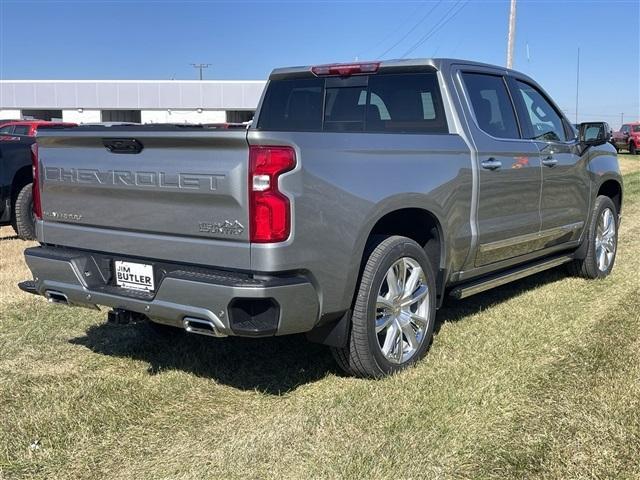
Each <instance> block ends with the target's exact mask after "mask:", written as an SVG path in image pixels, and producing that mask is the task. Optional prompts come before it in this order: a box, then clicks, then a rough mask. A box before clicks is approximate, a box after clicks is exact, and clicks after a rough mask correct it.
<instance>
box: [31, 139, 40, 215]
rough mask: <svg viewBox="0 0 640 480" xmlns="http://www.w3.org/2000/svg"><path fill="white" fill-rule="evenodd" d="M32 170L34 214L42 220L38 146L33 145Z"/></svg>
mask: <svg viewBox="0 0 640 480" xmlns="http://www.w3.org/2000/svg"><path fill="white" fill-rule="evenodd" d="M31 168H32V169H33V213H34V215H35V216H36V218H38V219H41V218H42V203H41V201H40V174H39V173H40V172H39V170H40V168H39V166H38V144H37V143H32V144H31Z"/></svg>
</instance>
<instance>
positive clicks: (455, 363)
mask: <svg viewBox="0 0 640 480" xmlns="http://www.w3.org/2000/svg"><path fill="white" fill-rule="evenodd" d="M638 158H640V157H638ZM625 161H630V162H635V161H636V160H635V159H631V160H628V159H627V160H625ZM630 165H631V164H630ZM635 170H636V171H635V172H632V173H629V174H627V175H626V176H625V189H626V192H625V193H626V196H625V205H624V220H623V223H622V226H621V236H620V249H619V255H618V259H617V262H616V268H615V269H614V272H613V274H612V275H611V276H610V277H609V278H607V279H605V280H603V281H596V282H594V281H586V280H582V279H577V278H570V277H567V276H566V275H565V274H564V271H563V270H561V269H558V270H553V271H550V272H546V273H544V274H540V275H537V276H534V277H530V278H528V279H525V280H523V281H520V282H517V283H513V284H510V285H507V286H505V287H502V288H499V289H497V290H494V291H491V292H487V293H485V294H481V295H478V296H475V297H471V298H469V299H467V300H465V301H462V302H459V303H455V304H454V303H452V304H451V305H450V306H447V307H446V308H445V309H443V310H441V311H440V312H439V315H438V320H439V325H438V329H437V334H436V336H435V338H434V341H433V345H432V348H431V351H430V353H429V354H428V356H427V358H426V359H425V360H424V361H422V362H421V363H420V364H419V365H418V366H417V367H416V368H414V369H411V370H409V371H406V372H403V373H401V374H399V375H396V376H394V377H391V378H387V379H384V380H380V381H370V380H358V379H352V378H347V377H344V376H342V375H341V374H339V373H338V371H337V370H336V368H335V366H334V364H333V361H332V359H331V357H330V355H329V354H328V352H327V351H326V350H325V349H324V348H323V347H321V346H317V345H313V344H309V343H306V342H305V340H304V338H302V337H291V338H277V339H265V340H244V339H224V340H213V339H208V338H200V337H184V338H181V339H180V340H177V341H175V340H174V341H166V340H162V339H160V338H157V337H154V336H153V334H152V332H151V331H150V330H149V329H148V327H147V326H146V325H144V324H136V325H130V326H113V325H107V324H105V323H104V319H105V314H104V312H103V313H99V312H93V311H90V310H84V309H70V308H64V307H56V306H50V305H47V304H46V302H45V301H44V300H43V299H41V298H36V297H31V296H27V295H21V294H19V293H17V292H16V291H14V290H9V289H10V288H13V287H9V286H8V285H10V284H12V283H13V281H18V280H20V279H23V278H26V276H27V273H26V270H24V267H23V266H17V267H15V268H11V269H8V270H7V269H5V272H1V271H0V274H1V275H2V276H4V278H0V285H4V286H3V287H2V288H3V289H4V290H3V291H2V294H3V296H4V297H5V298H4V299H0V306H1V307H2V311H1V312H0V478H29V479H31V478H42V479H45V478H47V479H50V478H86V479H93V478H121V479H131V478H136V479H147V478H148V479H152V478H153V479H155V478H180V479H191V478H193V479H200V478H222V477H224V478H277V477H289V478H327V477H328V478H336V477H351V478H395V479H398V478H557V479H567V478H640V461H639V460H638V459H640V277H639V274H638V271H640V256H639V255H638V253H639V252H640V172H638V171H637V169H635ZM23 247H24V244H21V243H19V242H18V241H17V240H11V239H10V240H6V239H4V240H2V241H0V248H1V251H2V252H3V253H2V256H3V258H2V263H1V264H0V269H2V268H3V267H2V266H4V265H7V264H9V263H10V261H11V258H13V256H17V255H19V251H20V250H21V249H22V248H23ZM10 257H11V258H10ZM1 282H4V283H1Z"/></svg>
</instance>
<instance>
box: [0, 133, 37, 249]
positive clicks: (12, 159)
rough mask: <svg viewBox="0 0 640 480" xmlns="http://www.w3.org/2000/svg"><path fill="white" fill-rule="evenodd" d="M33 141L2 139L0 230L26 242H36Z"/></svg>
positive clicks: (21, 138)
mask: <svg viewBox="0 0 640 480" xmlns="http://www.w3.org/2000/svg"><path fill="white" fill-rule="evenodd" d="M33 144H34V139H33V137H28V136H2V135H0V226H5V225H11V226H12V227H13V229H14V230H15V232H16V234H17V235H18V236H19V237H20V238H22V239H23V240H33V239H34V238H35V230H34V228H35V226H34V217H33V196H32V195H33V193H32V186H33V184H32V173H31V172H32V167H31V159H32V153H31V146H32V145H33Z"/></svg>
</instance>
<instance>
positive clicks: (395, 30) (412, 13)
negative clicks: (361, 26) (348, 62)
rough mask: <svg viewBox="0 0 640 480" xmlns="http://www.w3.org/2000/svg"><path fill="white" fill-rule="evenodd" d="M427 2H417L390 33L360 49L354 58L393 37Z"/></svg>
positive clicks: (374, 48)
mask: <svg viewBox="0 0 640 480" xmlns="http://www.w3.org/2000/svg"><path fill="white" fill-rule="evenodd" d="M426 3H427V2H426V1H424V2H422V3H420V4H418V6H417V7H416V9H415V10H413V11H412V12H411V15H410V16H408V17H406V19H405V20H403V21H402V23H400V24H399V25H398V26H397V27H396V28H394V29H393V30H392V31H391V32H390V33H388V34H387V35H386V36H384V37H383V38H382V40H380V41H378V42H376V43H375V44H374V45H372V46H369V47H367V48H366V49H365V50H361V51H360V53H358V54H357V55H356V59H358V58H359V57H360V56H362V54H363V53H366V52H371V51H372V50H376V49H377V48H378V47H379V46H381V45H382V44H384V43H386V42H387V40H389V39H391V37H393V36H394V35H395V34H396V33H398V32H399V31H400V30H402V27H404V26H405V24H406V23H407V22H409V21H410V20H412V19H413V18H415V16H416V14H417V13H418V12H419V11H420V9H421V8H422V7H423V6H424V5H425V4H426Z"/></svg>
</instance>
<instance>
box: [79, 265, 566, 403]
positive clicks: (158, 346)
mask: <svg viewBox="0 0 640 480" xmlns="http://www.w3.org/2000/svg"><path fill="white" fill-rule="evenodd" d="M564 278H566V274H565V273H564V270H562V269H555V270H551V271H548V272H542V273H540V274H537V275H534V276H532V277H529V278H526V279H523V280H520V281H518V282H514V283H511V284H508V285H505V286H503V287H499V288H497V289H494V290H490V291H488V292H485V293H482V294H479V295H475V296H473V297H470V298H468V299H465V300H462V301H449V302H447V303H446V304H445V306H444V307H443V308H442V309H441V310H440V311H439V312H438V315H437V317H436V325H435V332H436V335H437V332H438V331H439V330H440V327H441V326H442V325H443V324H444V323H446V322H454V321H460V320H464V319H465V318H466V317H467V316H468V315H471V314H474V313H477V312H478V311H481V310H485V309H488V308H491V306H493V305H496V304H499V303H502V302H504V301H507V300H509V299H511V298H513V297H516V296H518V295H520V294H522V293H525V292H526V291H529V290H531V289H535V288H537V287H539V286H542V285H544V284H548V283H552V282H556V281H560V280H562V279H564ZM434 341H435V342H437V336H436V338H435V339H434ZM70 343H72V344H74V345H82V346H84V347H87V348H88V349H90V350H92V351H93V352H96V353H100V354H103V355H109V356H115V357H123V358H133V359H136V360H141V361H144V362H147V363H148V364H149V367H148V369H147V370H148V372H149V374H150V375H157V374H162V373H163V372H166V371H171V370H180V371H184V372H188V373H191V374H194V375H197V376H199V377H202V378H210V379H213V380H215V381H216V382H217V383H219V384H222V385H228V386H230V387H233V388H237V389H240V390H256V391H259V392H262V393H265V394H269V395H284V394H286V393H289V392H291V391H294V390H295V389H296V388H297V387H299V386H301V385H305V384H308V383H312V382H315V381H318V380H320V379H322V378H324V377H325V376H327V375H329V374H337V375H342V373H341V371H340V370H339V369H338V367H337V366H336V364H335V363H334V361H333V358H332V356H331V353H330V351H329V349H328V348H326V347H324V346H322V345H318V344H314V343H310V342H308V341H307V340H306V339H305V337H304V335H291V336H285V337H271V338H260V339H251V338H237V337H229V338H224V339H214V338H210V337H200V336H197V335H190V334H186V333H184V332H183V331H181V330H178V329H176V335H175V336H174V337H165V336H160V335H158V334H157V333H156V332H155V331H154V330H152V329H151V328H150V327H149V325H148V324H147V323H146V322H140V323H134V324H130V325H111V324H107V323H104V324H100V325H96V326H92V327H90V328H89V329H88V330H87V332H86V335H84V336H82V337H77V338H73V339H71V340H70Z"/></svg>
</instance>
